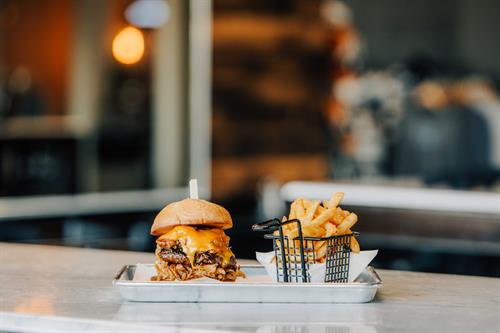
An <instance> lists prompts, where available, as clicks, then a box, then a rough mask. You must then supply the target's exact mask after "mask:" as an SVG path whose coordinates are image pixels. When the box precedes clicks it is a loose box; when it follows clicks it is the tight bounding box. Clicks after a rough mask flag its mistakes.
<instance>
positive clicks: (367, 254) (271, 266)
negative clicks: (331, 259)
mask: <svg viewBox="0 0 500 333" xmlns="http://www.w3.org/2000/svg"><path fill="white" fill-rule="evenodd" d="M377 253H378V250H372V251H361V252H359V253H354V252H351V255H350V260H349V277H348V282H353V281H354V280H356V278H357V277H358V276H359V274H361V272H362V271H364V269H365V268H366V267H367V266H368V265H369V264H370V262H371V261H372V260H373V258H375V256H376V255H377ZM255 256H256V258H257V261H258V262H259V263H260V264H261V265H262V266H264V268H265V269H266V271H267V274H269V276H270V277H271V278H272V279H273V282H277V279H276V278H277V276H276V263H274V262H273V258H274V252H272V251H271V252H255ZM298 266H299V267H300V265H298ZM299 269H300V268H299ZM325 273H326V265H325V264H324V263H323V264H310V265H309V274H310V275H311V282H324V281H325Z"/></svg>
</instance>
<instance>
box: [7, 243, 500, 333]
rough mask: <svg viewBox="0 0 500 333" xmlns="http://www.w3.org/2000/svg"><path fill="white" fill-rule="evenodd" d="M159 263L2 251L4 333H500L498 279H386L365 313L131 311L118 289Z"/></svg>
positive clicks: (184, 306)
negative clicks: (126, 268) (122, 279)
mask: <svg viewBox="0 0 500 333" xmlns="http://www.w3.org/2000/svg"><path fill="white" fill-rule="evenodd" d="M152 261H153V254H150V253H137V252H124V251H107V250H92V249H79V248H66V247H51V246H40V245H21V244H6V243H0V263H1V265H0V330H5V331H13V332H15V331H27V332H69V331H71V332H83V331H86V332H112V331H116V332H118V331H119V332H140V331H145V330H147V331H150V332H156V331H158V332H160V331H161V332H197V331H198V332H210V331H236V332H260V333H263V332H454V333H455V332H500V315H499V314H500V279H494V278H481V277H468V276H455V275H443V274H427V273H411V272H400V271H387V270H379V271H378V272H379V275H380V276H381V278H382V281H383V286H382V288H381V289H380V290H379V293H378V295H377V297H376V299H375V301H374V302H372V303H368V304H307V305H305V304H227V303H226V304H222V303H205V304H199V303H132V302H126V301H123V300H122V299H121V298H120V295H119V294H118V292H117V291H116V290H114V289H113V287H112V284H111V281H112V279H113V277H114V275H115V274H116V272H117V271H118V270H119V269H120V268H121V266H123V265H125V264H134V263H139V262H141V263H148V262H152Z"/></svg>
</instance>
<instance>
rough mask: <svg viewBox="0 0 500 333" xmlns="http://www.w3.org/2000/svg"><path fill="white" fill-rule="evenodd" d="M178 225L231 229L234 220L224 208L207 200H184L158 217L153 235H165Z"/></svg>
mask: <svg viewBox="0 0 500 333" xmlns="http://www.w3.org/2000/svg"><path fill="white" fill-rule="evenodd" d="M178 225H190V226H204V227H213V228H221V229H229V228H231V227H232V226H233V220H232V219H231V215H230V214H229V212H228V211H227V210H226V209H225V208H224V207H222V206H219V205H217V204H214V203H212V202H208V201H206V200H200V199H184V200H182V201H177V202H173V203H171V204H169V205H167V206H166V207H165V208H163V209H162V210H161V211H160V213H158V215H156V218H155V220H154V223H153V226H152V227H151V235H155V236H160V235H163V234H164V233H166V232H167V231H169V230H170V229H171V228H173V227H175V226H178Z"/></svg>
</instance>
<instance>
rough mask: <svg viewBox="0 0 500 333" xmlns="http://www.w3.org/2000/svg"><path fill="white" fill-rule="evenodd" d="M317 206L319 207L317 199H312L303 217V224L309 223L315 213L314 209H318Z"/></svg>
mask: <svg viewBox="0 0 500 333" xmlns="http://www.w3.org/2000/svg"><path fill="white" fill-rule="evenodd" d="M318 207H319V201H314V202H313V203H312V204H311V205H309V211H308V212H307V214H306V216H305V217H304V221H305V222H304V223H305V224H310V223H311V221H312V219H313V218H314V215H315V214H316V210H317V209H318ZM301 222H302V221H301Z"/></svg>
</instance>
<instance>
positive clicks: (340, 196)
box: [328, 192, 344, 208]
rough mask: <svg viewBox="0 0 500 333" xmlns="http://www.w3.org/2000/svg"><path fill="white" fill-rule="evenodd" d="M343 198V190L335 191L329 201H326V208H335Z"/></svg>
mask: <svg viewBox="0 0 500 333" xmlns="http://www.w3.org/2000/svg"><path fill="white" fill-rule="evenodd" d="M343 198H344V193H343V192H337V193H335V194H334V195H333V196H332V198H331V199H330V201H329V202H328V208H335V207H337V206H338V205H339V204H340V202H341V201H342V199H343Z"/></svg>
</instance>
